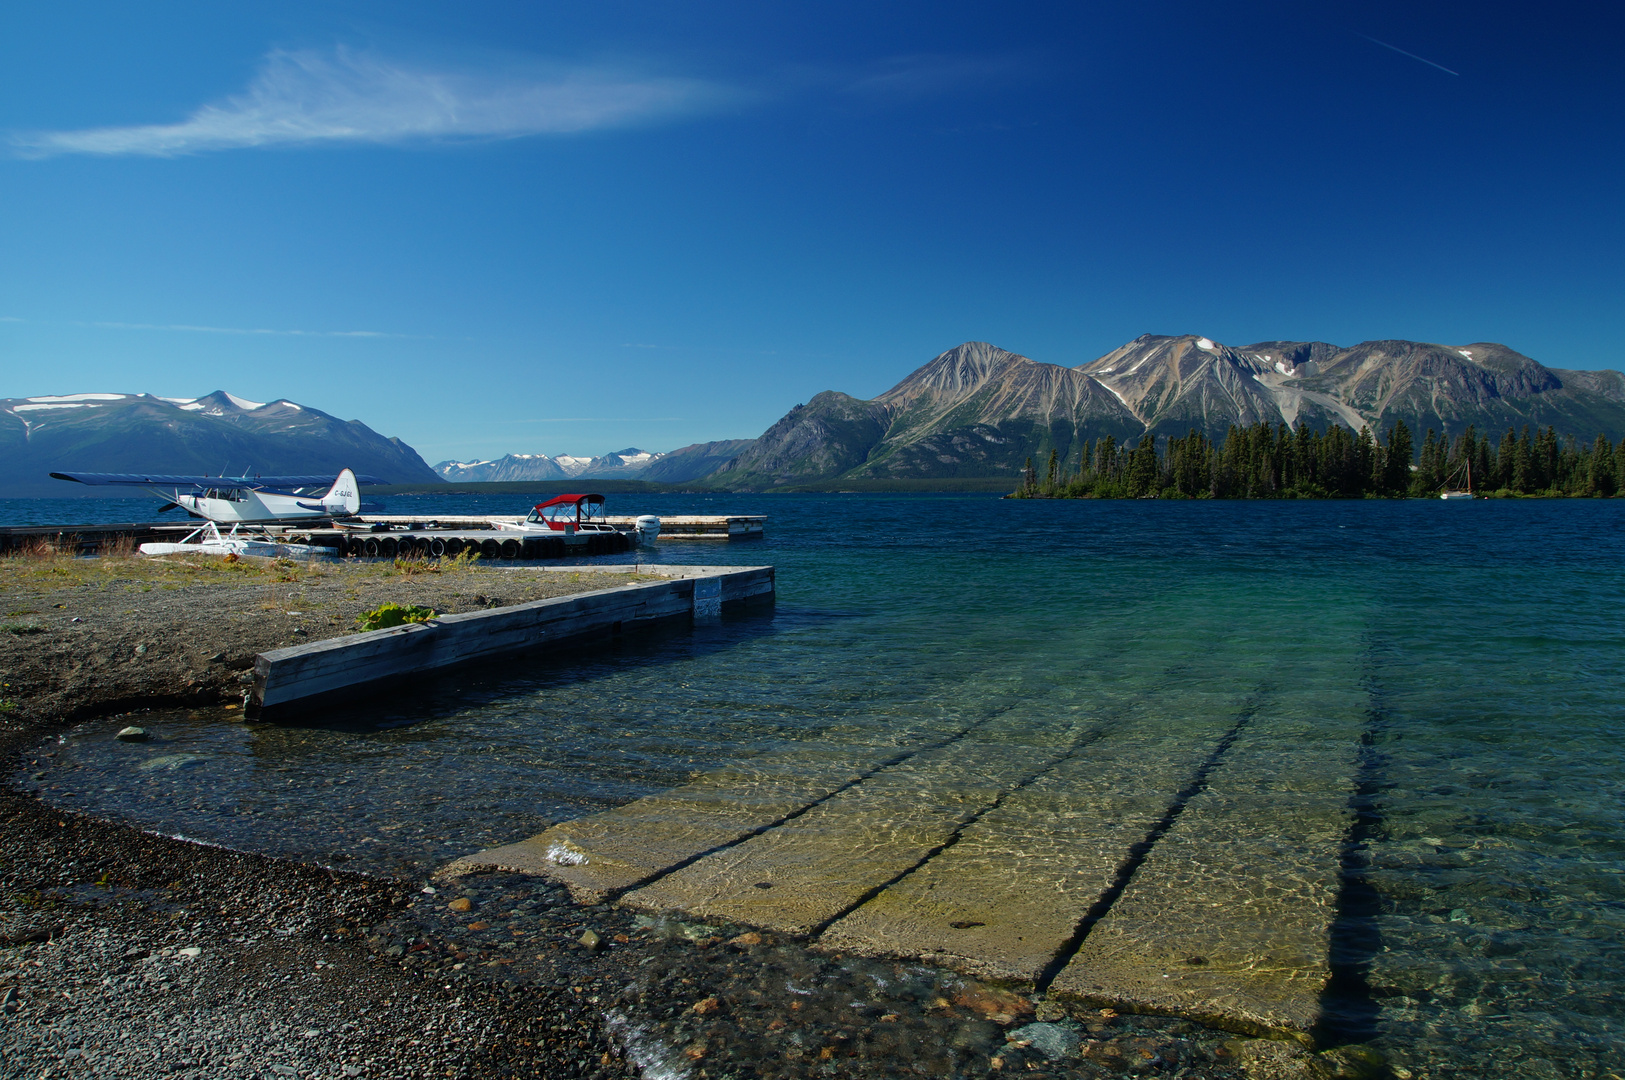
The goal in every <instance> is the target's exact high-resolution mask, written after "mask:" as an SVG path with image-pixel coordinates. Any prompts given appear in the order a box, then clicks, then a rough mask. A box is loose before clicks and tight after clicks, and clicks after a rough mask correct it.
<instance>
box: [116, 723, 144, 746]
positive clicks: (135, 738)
mask: <svg viewBox="0 0 1625 1080" xmlns="http://www.w3.org/2000/svg"><path fill="white" fill-rule="evenodd" d="M114 737H115V738H117V739H118V740H119V741H120V742H146V741H147V729H146V728H144V727H136V726H135V725H134V724H132V725H130V726H129V727H127V728H119V732H118V734H117V735H116V736H114Z"/></svg>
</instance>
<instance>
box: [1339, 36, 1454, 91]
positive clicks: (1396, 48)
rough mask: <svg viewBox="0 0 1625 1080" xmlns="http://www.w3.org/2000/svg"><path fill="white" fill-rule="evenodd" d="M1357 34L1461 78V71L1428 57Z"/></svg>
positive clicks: (1373, 42) (1375, 43)
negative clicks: (1451, 68)
mask: <svg viewBox="0 0 1625 1080" xmlns="http://www.w3.org/2000/svg"><path fill="white" fill-rule="evenodd" d="M1355 34H1356V35H1357V36H1358V37H1363V38H1365V39H1366V40H1367V41H1369V42H1371V43H1372V44H1373V45H1381V46H1382V47H1383V48H1385V49H1392V50H1394V51H1395V52H1396V53H1398V54H1399V55H1401V56H1408V57H1410V58H1411V59H1412V60H1420V61H1422V63H1424V64H1426V65H1427V66H1428V67H1436V68H1438V69H1439V70H1440V71H1442V72H1444V73H1445V74H1446V75H1454V76H1455V77H1456V78H1458V79H1459V78H1461V72H1459V71H1451V70H1450V69H1449V68H1447V67H1445V66H1444V65H1443V64H1435V63H1434V62H1433V61H1432V60H1429V59H1427V58H1426V57H1423V56H1417V55H1416V54H1415V53H1413V52H1406V51H1405V50H1404V49H1401V48H1400V47H1399V46H1398V45H1390V44H1388V43H1387V42H1386V41H1378V40H1377V39H1376V38H1374V37H1372V36H1371V35H1370V34H1362V33H1360V32H1359V31H1358V30H1356V31H1355Z"/></svg>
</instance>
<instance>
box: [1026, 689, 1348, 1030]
mask: <svg viewBox="0 0 1625 1080" xmlns="http://www.w3.org/2000/svg"><path fill="white" fill-rule="evenodd" d="M1351 691H1352V688H1351ZM1345 700H1348V699H1345ZM1298 704H1301V705H1303V706H1305V707H1307V706H1308V704H1309V702H1308V699H1304V700H1303V701H1302V702H1299V703H1298ZM1320 704H1321V705H1322V706H1324V704H1325V699H1324V698H1321V699H1320ZM1362 720H1363V718H1362V717H1361V716H1359V715H1356V714H1354V713H1352V712H1348V713H1345V714H1344V715H1341V716H1335V715H1334V716H1327V715H1325V714H1324V713H1322V714H1321V715H1317V716H1314V718H1313V719H1312V720H1306V719H1304V718H1303V714H1301V713H1300V714H1299V715H1298V716H1296V717H1295V716H1291V715H1283V714H1282V713H1280V712H1275V711H1273V710H1272V712H1271V714H1270V715H1265V716H1259V717H1255V718H1254V720H1253V721H1252V723H1250V724H1249V725H1248V727H1247V729H1246V730H1245V732H1244V733H1243V735H1242V736H1241V737H1240V738H1239V739H1238V740H1237V741H1236V743H1235V745H1233V746H1232V747H1231V748H1230V751H1229V753H1228V754H1226V755H1225V758H1224V760H1223V762H1222V764H1221V765H1220V766H1219V767H1218V768H1217V769H1215V771H1214V772H1213V773H1212V775H1211V776H1210V777H1209V781H1208V784H1207V786H1206V789H1205V790H1204V791H1202V792H1201V793H1199V794H1198V795H1196V796H1195V797H1194V798H1192V799H1191V800H1190V802H1189V803H1188V804H1187V805H1186V806H1185V808H1184V810H1183V812H1182V813H1181V814H1180V815H1179V817H1178V819H1177V820H1176V822H1175V824H1174V826H1173V828H1172V829H1171V830H1170V831H1169V832H1168V834H1167V835H1166V836H1164V837H1163V838H1162V840H1161V841H1160V842H1159V843H1158V844H1157V845H1156V846H1155V848H1153V849H1152V851H1151V852H1150V854H1149V856H1148V857H1147V858H1146V860H1145V862H1144V864H1143V865H1142V866H1141V867H1140V868H1139V870H1138V872H1137V873H1136V874H1135V875H1134V878H1133V880H1132V881H1131V882H1130V883H1129V885H1128V887H1127V888H1126V889H1125V890H1124V892H1123V894H1122V895H1121V896H1120V897H1119V898H1118V900H1117V902H1116V903H1115V904H1113V905H1112V907H1111V909H1110V910H1109V911H1108V912H1107V913H1106V914H1105V916H1104V918H1102V919H1101V920H1100V921H1099V922H1098V923H1097V924H1096V925H1095V926H1094V927H1093V929H1092V930H1091V932H1090V933H1089V935H1088V937H1087V938H1086V939H1085V941H1084V943H1083V946H1082V948H1080V949H1079V951H1078V953H1077V955H1076V956H1074V957H1073V959H1072V960H1071V962H1070V963H1068V965H1067V966H1066V968H1065V969H1064V970H1063V971H1061V973H1060V974H1059V975H1058V976H1057V977H1056V979H1055V981H1054V983H1053V984H1052V985H1051V987H1050V995H1051V997H1052V998H1055V999H1059V1000H1063V1001H1064V1000H1070V1001H1074V1002H1078V1003H1082V1004H1087V1005H1091V1006H1111V1007H1114V1008H1118V1009H1124V1010H1132V1011H1138V1012H1150V1013H1163V1014H1170V1015H1178V1016H1186V1017H1191V1018H1193V1019H1197V1020H1201V1021H1203V1022H1205V1023H1209V1024H1212V1025H1214V1026H1218V1027H1222V1028H1226V1029H1229V1030H1233V1031H1242V1032H1247V1033H1251V1034H1259V1035H1266V1034H1269V1035H1282V1034H1284V1035H1289V1036H1293V1037H1299V1038H1303V1037H1306V1035H1307V1032H1308V1031H1309V1029H1310V1028H1311V1027H1312V1026H1313V1024H1314V1022H1315V1020H1316V1018H1317V1017H1318V1015H1319V999H1320V995H1321V993H1322V991H1323V990H1324V989H1325V986H1326V982H1327V980H1328V979H1329V978H1330V976H1331V969H1330V965H1329V933H1330V928H1331V924H1332V921H1333V918H1334V917H1335V914H1336V911H1335V906H1336V900H1337V892H1338V886H1339V871H1340V863H1339V860H1340V855H1341V847H1342V842H1343V838H1344V837H1345V836H1346V835H1347V832H1348V829H1349V826H1350V824H1351V821H1352V817H1353V813H1352V810H1351V809H1350V807H1349V799H1350V796H1351V795H1352V793H1353V788H1354V782H1355V774H1356V766H1357V757H1356V756H1357V751H1358V739H1359V733H1360V730H1361V725H1362Z"/></svg>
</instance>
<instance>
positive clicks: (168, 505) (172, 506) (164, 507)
mask: <svg viewBox="0 0 1625 1080" xmlns="http://www.w3.org/2000/svg"><path fill="white" fill-rule="evenodd" d="M179 505H180V503H164V505H162V506H160V507H159V508H158V513H160V514H167V513H169V512H170V511H171V510H173V509H175V508H176V507H177V506H179Z"/></svg>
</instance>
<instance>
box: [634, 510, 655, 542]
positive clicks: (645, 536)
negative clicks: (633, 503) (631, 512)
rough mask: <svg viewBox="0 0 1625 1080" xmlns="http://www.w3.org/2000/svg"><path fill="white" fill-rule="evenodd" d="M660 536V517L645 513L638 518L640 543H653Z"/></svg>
mask: <svg viewBox="0 0 1625 1080" xmlns="http://www.w3.org/2000/svg"><path fill="white" fill-rule="evenodd" d="M659 536H660V519H659V518H657V517H655V516H654V515H653V514H643V515H641V516H640V517H639V518H638V543H640V544H652V543H654V542H655V540H656V538H658V537H659Z"/></svg>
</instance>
